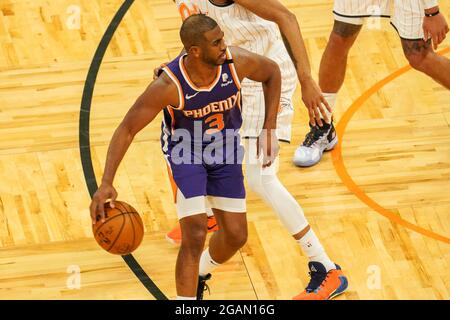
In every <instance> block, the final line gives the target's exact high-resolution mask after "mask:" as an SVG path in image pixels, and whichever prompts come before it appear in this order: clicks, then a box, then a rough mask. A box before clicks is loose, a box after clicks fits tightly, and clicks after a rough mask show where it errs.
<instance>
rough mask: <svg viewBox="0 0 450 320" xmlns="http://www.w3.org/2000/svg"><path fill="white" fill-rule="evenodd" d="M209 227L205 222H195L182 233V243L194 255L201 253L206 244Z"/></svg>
mask: <svg viewBox="0 0 450 320" xmlns="http://www.w3.org/2000/svg"><path fill="white" fill-rule="evenodd" d="M206 234H207V228H206V227H205V226H204V225H203V224H195V225H192V226H190V227H189V230H188V231H185V232H183V233H182V241H181V245H182V247H183V248H184V249H185V250H189V251H190V252H191V253H192V254H194V255H200V254H201V253H202V250H203V246H204V244H205V240H206Z"/></svg>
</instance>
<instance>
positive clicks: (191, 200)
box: [166, 153, 207, 300]
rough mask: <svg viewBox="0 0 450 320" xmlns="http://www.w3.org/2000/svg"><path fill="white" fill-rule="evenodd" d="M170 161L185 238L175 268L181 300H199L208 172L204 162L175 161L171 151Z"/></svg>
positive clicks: (169, 168)
mask: <svg viewBox="0 0 450 320" xmlns="http://www.w3.org/2000/svg"><path fill="white" fill-rule="evenodd" d="M166 160H167V165H168V170H169V178H170V180H171V184H172V187H173V192H174V200H175V204H176V205H175V207H176V211H177V215H178V219H179V221H180V225H181V229H182V237H183V239H182V241H181V246H180V249H179V252H178V257H177V262H176V269H175V280H176V289H177V299H180V300H181V299H183V300H187V299H189V300H195V299H196V296H197V284H198V267H199V262H200V256H201V253H202V251H203V247H204V243H205V239H206V233H207V216H206V196H205V195H206V189H207V172H206V170H205V168H204V167H203V165H200V164H199V165H197V164H185V163H181V164H175V163H174V162H173V161H172V158H171V155H170V153H169V154H168V155H166Z"/></svg>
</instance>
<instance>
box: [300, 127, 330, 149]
mask: <svg viewBox="0 0 450 320" xmlns="http://www.w3.org/2000/svg"><path fill="white" fill-rule="evenodd" d="M328 130H329V129H320V128H319V127H318V126H314V127H312V128H311V131H310V132H308V134H307V135H306V136H305V142H303V145H304V146H305V147H311V146H312V145H313V144H314V143H316V142H317V140H319V139H320V138H322V137H323V136H324V135H326V134H327V133H328Z"/></svg>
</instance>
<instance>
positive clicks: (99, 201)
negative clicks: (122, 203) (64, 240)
mask: <svg viewBox="0 0 450 320" xmlns="http://www.w3.org/2000/svg"><path fill="white" fill-rule="evenodd" d="M108 199H111V208H114V201H115V200H116V199H117V191H116V189H115V188H114V187H113V186H112V185H111V184H105V183H102V184H101V185H100V187H99V188H98V190H97V191H96V192H95V194H94V196H93V197H92V201H91V205H90V206H89V210H90V211H91V219H92V224H95V223H96V222H97V221H98V220H101V221H102V222H105V202H106V201H108Z"/></svg>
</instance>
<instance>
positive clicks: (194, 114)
mask: <svg viewBox="0 0 450 320" xmlns="http://www.w3.org/2000/svg"><path fill="white" fill-rule="evenodd" d="M236 105H237V106H238V107H239V109H240V108H241V93H240V92H239V91H238V92H237V93H236V94H235V95H232V96H231V97H229V98H228V99H226V100H222V101H219V102H212V103H210V104H208V105H207V106H205V107H203V108H199V109H194V110H183V113H184V115H185V116H186V117H188V118H194V119H198V118H203V117H205V116H207V115H208V114H210V113H213V112H224V111H228V110H231V109H233V108H234V107H236Z"/></svg>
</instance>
